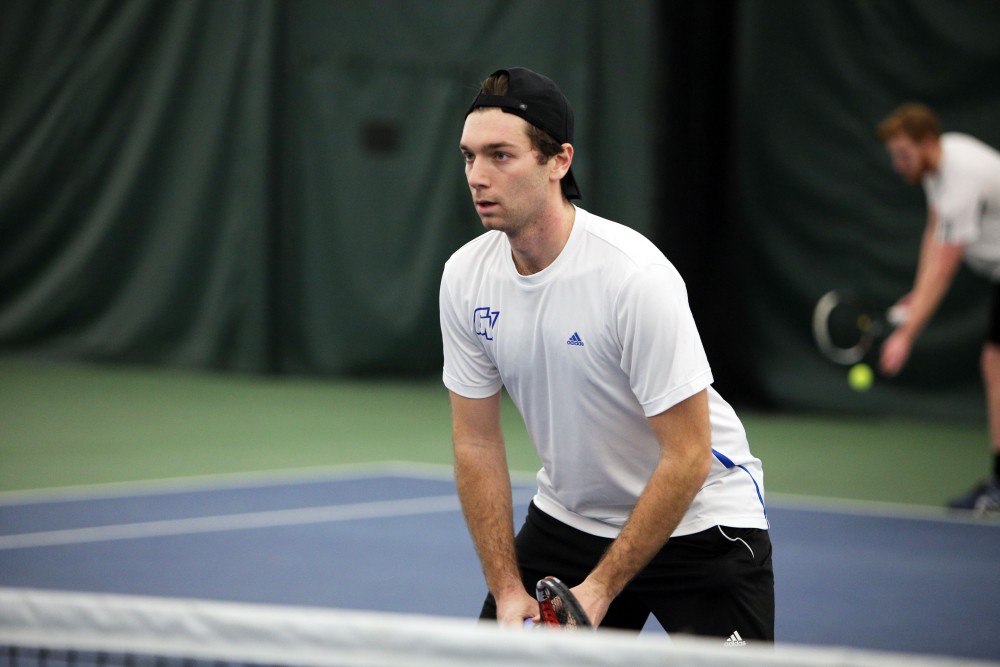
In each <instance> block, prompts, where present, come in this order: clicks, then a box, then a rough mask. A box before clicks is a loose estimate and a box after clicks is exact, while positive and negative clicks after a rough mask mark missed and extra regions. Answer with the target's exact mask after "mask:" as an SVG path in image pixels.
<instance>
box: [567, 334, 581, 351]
mask: <svg viewBox="0 0 1000 667" xmlns="http://www.w3.org/2000/svg"><path fill="white" fill-rule="evenodd" d="M566 344H567V345H579V346H580V347H583V339H582V338H580V334H578V333H576V332H575V331H574V332H573V335H572V336H570V337H569V340H568V341H566Z"/></svg>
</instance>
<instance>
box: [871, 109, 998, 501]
mask: <svg viewBox="0 0 1000 667" xmlns="http://www.w3.org/2000/svg"><path fill="white" fill-rule="evenodd" d="M878 132H879V136H880V138H881V139H882V141H883V142H884V143H885V145H886V148H887V150H888V151H889V157H890V158H891V160H892V166H893V169H895V170H896V172H897V173H898V174H899V175H900V176H902V177H903V179H904V180H906V181H907V182H908V183H910V184H913V185H916V184H917V183H920V184H922V185H923V188H924V192H925V194H926V195H927V211H928V215H927V224H926V227H925V229H924V236H923V242H922V244H921V247H920V259H919V261H918V265H917V274H916V278H915V279H914V283H913V289H912V291H911V292H910V293H909V294H907V295H906V296H904V297H903V298H902V299H900V301H899V302H898V303H897V305H898V306H901V307H903V308H905V309H906V312H907V316H906V321H905V323H904V324H902V325H901V326H900V327H898V328H897V329H896V330H895V331H894V332H893V334H892V335H891V336H890V337H889V338H888V339H886V341H885V343H883V345H882V351H881V359H880V362H881V368H882V372H883V373H885V374H886V375H896V374H897V373H899V371H900V370H902V368H903V366H904V365H905V364H906V362H907V359H908V358H909V356H910V351H911V349H912V348H913V344H914V342H915V341H916V339H917V337H918V336H919V335H920V332H921V331H923V329H924V327H925V326H926V325H927V323H928V322H929V321H930V319H931V317H932V316H933V315H934V312H935V311H936V310H937V307H938V305H939V304H940V303H941V299H942V298H943V297H944V295H945V294H946V293H947V292H948V289H949V288H950V287H951V284H952V280H953V279H954V277H955V273H956V272H957V271H958V267H959V266H960V265H961V263H962V261H963V260H964V261H965V262H966V264H967V265H968V266H969V267H970V268H971V269H972V270H973V271H975V272H977V273H979V274H981V275H983V276H985V277H986V278H988V279H989V280H990V281H991V282H992V283H993V302H992V314H991V315H990V328H989V332H988V333H987V337H986V342H985V343H984V344H983V352H982V356H981V358H980V360H981V361H980V365H981V368H982V375H983V380H984V384H985V385H986V399H987V408H988V415H989V433H990V439H991V441H992V452H993V461H992V465H993V469H992V471H991V474H990V475H989V477H988V479H987V480H986V481H985V482H983V483H981V484H978V485H977V486H976V487H975V488H974V489H973V490H972V491H971V492H969V493H968V494H967V495H965V496H962V497H960V498H956V499H955V500H953V501H951V502H950V503H949V505H950V506H951V507H954V508H960V509H977V510H1000V153H998V152H997V151H996V150H995V149H993V148H991V147H990V146H988V145H986V144H984V143H983V142H981V141H979V140H978V139H975V138H974V137H970V136H969V135H967V134H961V133H958V132H946V133H942V132H941V125H940V122H939V121H938V118H937V116H936V115H935V114H934V112H933V111H931V109H929V108H928V107H926V106H924V105H922V104H917V103H907V104H904V105H902V106H901V107H899V108H898V109H896V110H895V111H894V112H893V113H892V114H891V115H890V116H889V117H887V118H886V119H885V120H884V121H882V123H881V124H880V125H879V127H878Z"/></svg>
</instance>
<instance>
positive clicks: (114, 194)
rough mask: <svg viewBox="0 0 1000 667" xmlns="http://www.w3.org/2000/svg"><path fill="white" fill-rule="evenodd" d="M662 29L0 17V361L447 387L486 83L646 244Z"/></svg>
mask: <svg viewBox="0 0 1000 667" xmlns="http://www.w3.org/2000/svg"><path fill="white" fill-rule="evenodd" d="M652 10H653V7H652V6H651V5H649V4H648V3H644V2H623V3H598V2H587V3H578V2H575V1H570V0H562V1H552V2H544V3H539V2H526V1H523V0H522V1H509V0H494V1H490V2H476V3H467V2H464V1H460V0H448V1H442V0H438V1H429V2H411V1H410V0H384V1H378V2H375V1H358V0H351V1H339V2H338V1H327V0H322V1H312V2H310V1H306V0H303V1H299V2H276V1H271V0H177V1H176V2H162V1H159V0H128V1H119V2H111V1H107V0H88V1H87V2H76V1H73V0H41V1H38V0H14V1H12V2H6V3H4V5H3V7H2V8H0V82H2V85H3V98H4V100H3V102H2V106H0V121H2V129H0V349H2V350H4V351H6V352H11V353H13V352H16V353H31V354H35V355H39V356H47V357H59V358H70V359H89V360H110V361H129V362H142V363H151V364H167V365H179V366H186V367H194V368H219V369H231V370H242V371H271V372H294V373H310V374H333V375H347V374H363V373H394V374H399V373H404V374H405V373H431V372H436V371H437V370H438V369H439V368H440V362H441V352H440V336H439V333H438V324H437V283H438V280H439V276H440V271H441V267H442V265H443V263H444V261H445V259H446V258H447V256H448V255H449V254H450V253H451V252H452V251H453V250H455V249H456V248H457V247H458V246H460V245H461V244H462V243H464V242H465V241H466V240H468V239H470V238H472V237H473V236H474V235H476V234H477V233H479V232H480V231H481V227H480V226H479V223H478V219H477V218H476V216H475V213H474V211H473V209H472V207H471V204H470V202H469V196H468V194H467V191H466V186H465V184H464V181H463V176H462V163H461V160H460V158H459V152H458V149H457V144H458V137H459V134H460V132H461V124H462V121H463V119H464V111H465V109H466V106H467V105H468V103H469V101H470V100H471V99H472V97H473V96H474V94H475V91H476V89H477V87H478V83H479V81H481V80H482V78H484V77H485V76H486V75H487V74H489V73H491V72H492V71H493V70H494V69H496V68H498V67H503V66H511V65H523V66H527V67H532V68H534V69H538V70H539V71H543V72H545V73H547V74H549V75H550V76H552V77H553V78H554V79H555V80H556V81H558V82H559V83H560V84H561V86H562V87H563V89H564V91H565V92H566V94H567V95H568V96H569V97H570V98H571V99H572V100H573V101H574V102H575V104H576V106H577V108H578V117H579V121H578V137H577V151H578V152H577V155H578V160H577V165H578V168H577V171H578V172H579V178H580V180H581V184H582V187H583V188H584V192H585V196H586V200H585V205H586V206H589V207H592V208H593V209H594V210H595V211H597V210H600V211H601V212H603V213H604V214H605V215H608V216H615V217H617V219H619V220H621V221H622V222H623V223H625V224H628V225H630V226H633V227H635V228H637V229H640V230H648V227H649V206H650V199H651V194H650V193H651V190H652V183H651V182H650V180H649V179H648V178H646V177H645V175H646V174H648V172H649V164H650V162H651V160H652V156H653V147H652V145H650V143H649V142H648V141H643V137H644V136H645V133H646V128H647V127H648V125H649V123H650V121H651V114H652V109H651V107H650V103H649V100H650V99H651V94H650V92H649V87H648V86H644V85H636V84H637V83H641V82H642V81H643V77H645V76H647V74H646V73H648V72H649V71H650V70H651V65H652V61H651V56H650V54H651V51H652V49H651V42H652V34H653V28H654V22H653V21H652V20H650V16H651V13H652ZM612 26H613V27H612ZM623 71H626V72H629V75H628V76H625V77H623V76H621V72H623ZM623 145H625V146H629V151H628V153H627V154H626V153H623V152H622V151H621V150H620V147H621V146H623Z"/></svg>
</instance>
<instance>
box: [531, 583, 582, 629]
mask: <svg viewBox="0 0 1000 667" xmlns="http://www.w3.org/2000/svg"><path fill="white" fill-rule="evenodd" d="M535 597H537V598H538V611H539V615H540V616H541V617H542V624H543V625H551V626H559V627H567V628H589V627H591V626H590V619H588V618H587V614H585V613H584V611H583V607H581V606H580V603H579V602H578V601H577V599H576V596H575V595H573V594H572V593H571V592H570V590H569V588H567V587H566V584H564V583H563V582H561V581H559V580H558V579H556V578H555V577H545V578H544V579H539V580H538V584H537V585H536V586H535Z"/></svg>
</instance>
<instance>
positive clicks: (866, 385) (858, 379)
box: [847, 364, 875, 391]
mask: <svg viewBox="0 0 1000 667" xmlns="http://www.w3.org/2000/svg"><path fill="white" fill-rule="evenodd" d="M874 381H875V373H874V371H872V367H871V366H869V365H868V364H854V365H853V366H851V370H850V371H848V373H847V384H849V385H851V389H853V390H854V391H868V390H869V389H871V387H872V382H874Z"/></svg>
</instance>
